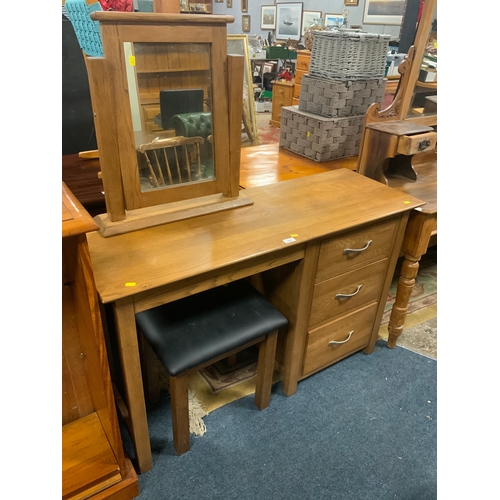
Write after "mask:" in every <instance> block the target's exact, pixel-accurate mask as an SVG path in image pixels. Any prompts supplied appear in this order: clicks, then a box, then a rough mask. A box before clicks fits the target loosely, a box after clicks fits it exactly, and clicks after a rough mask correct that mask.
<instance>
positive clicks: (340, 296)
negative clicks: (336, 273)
mask: <svg viewBox="0 0 500 500" xmlns="http://www.w3.org/2000/svg"><path fill="white" fill-rule="evenodd" d="M362 288H363V285H358V288H356V291H355V292H353V293H337V295H335V300H338V299H350V298H351V297H354V296H355V295H358V293H359V291H360V290H361V289H362Z"/></svg>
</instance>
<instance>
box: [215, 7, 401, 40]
mask: <svg viewBox="0 0 500 500" xmlns="http://www.w3.org/2000/svg"><path fill="white" fill-rule="evenodd" d="M247 1H248V12H241V0H233V6H232V8H230V9H228V8H227V0H224V3H217V2H215V0H213V13H214V14H227V15H230V16H234V23H232V24H228V25H227V32H228V33H231V34H239V33H242V30H241V16H242V15H243V14H248V15H250V33H247V34H248V35H261V36H262V37H265V38H267V34H268V32H269V31H268V30H261V29H260V7H261V5H273V4H275V3H283V2H278V1H273V0H271V1H270V0H247ZM302 3H303V9H304V10H319V11H321V12H322V13H323V14H325V13H329V14H330V13H331V14H341V13H342V11H343V10H344V9H347V11H348V12H349V15H348V16H347V19H348V23H349V26H351V25H353V24H354V25H362V26H363V30H364V31H366V32H368V33H384V34H389V35H392V36H394V37H398V36H399V30H400V26H387V25H380V24H365V25H363V10H364V7H365V0H359V4H358V5H356V6H346V5H344V0H304V1H303V2H302ZM273 36H274V32H273ZM302 43H303V39H302Z"/></svg>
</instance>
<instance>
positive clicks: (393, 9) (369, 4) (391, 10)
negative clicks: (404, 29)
mask: <svg viewBox="0 0 500 500" xmlns="http://www.w3.org/2000/svg"><path fill="white" fill-rule="evenodd" d="M405 5H406V2H405V1H404V0H385V1H384V2H380V1H379V0H366V1H365V9H364V11H363V24H387V25H391V26H399V25H401V22H402V21H403V14H404V11H405Z"/></svg>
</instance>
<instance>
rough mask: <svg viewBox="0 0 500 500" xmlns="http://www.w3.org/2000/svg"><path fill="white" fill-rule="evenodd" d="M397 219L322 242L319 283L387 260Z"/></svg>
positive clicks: (318, 274) (319, 260) (317, 280)
mask: <svg viewBox="0 0 500 500" xmlns="http://www.w3.org/2000/svg"><path fill="white" fill-rule="evenodd" d="M397 225H398V219H391V220H388V221H384V222H381V223H378V224H372V225H371V226H368V227H364V228H361V229H357V230H355V231H351V232H349V233H347V234H344V235H342V236H337V237H333V238H329V239H325V240H323V241H322V243H321V247H320V251H319V259H318V270H317V272H316V283H319V282H320V281H323V280H326V279H329V278H332V277H333V276H337V275H338V274H342V273H345V272H347V271H350V270H351V269H354V268H356V267H359V266H361V265H367V264H370V263H372V262H375V261H377V260H380V259H383V258H385V257H388V256H389V254H390V252H391V249H392V243H393V240H394V234H395V231H396V228H397Z"/></svg>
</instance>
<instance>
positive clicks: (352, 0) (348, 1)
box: [344, 0, 358, 5]
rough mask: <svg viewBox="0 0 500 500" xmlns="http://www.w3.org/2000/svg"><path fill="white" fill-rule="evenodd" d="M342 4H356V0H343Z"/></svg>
mask: <svg viewBox="0 0 500 500" xmlns="http://www.w3.org/2000/svg"><path fill="white" fill-rule="evenodd" d="M344 5H358V0H344Z"/></svg>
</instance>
